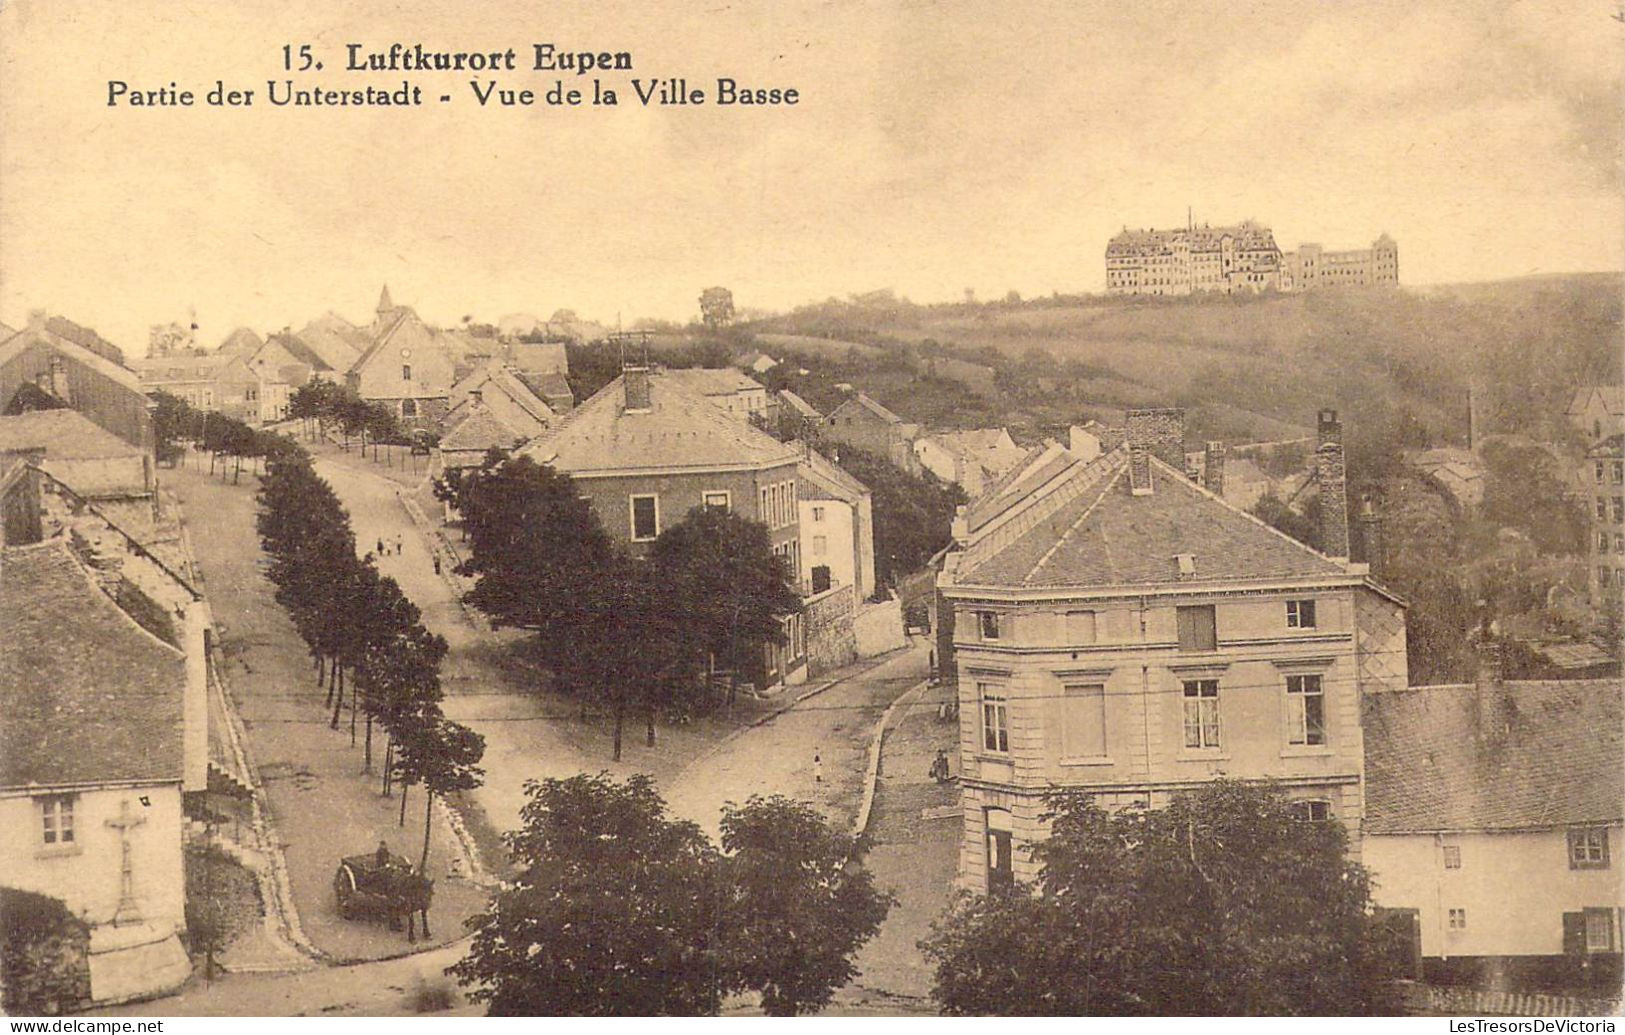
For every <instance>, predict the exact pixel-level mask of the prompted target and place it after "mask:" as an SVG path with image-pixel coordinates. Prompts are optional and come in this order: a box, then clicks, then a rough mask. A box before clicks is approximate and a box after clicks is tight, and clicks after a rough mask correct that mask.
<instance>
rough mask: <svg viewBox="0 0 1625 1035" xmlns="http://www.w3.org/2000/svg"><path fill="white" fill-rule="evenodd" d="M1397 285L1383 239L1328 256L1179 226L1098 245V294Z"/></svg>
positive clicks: (1255, 231) (1259, 228) (1256, 227)
mask: <svg viewBox="0 0 1625 1035" xmlns="http://www.w3.org/2000/svg"><path fill="white" fill-rule="evenodd" d="M1398 283H1399V246H1398V245H1397V244H1396V243H1395V242H1394V239H1393V238H1391V237H1389V236H1388V235H1387V234H1383V235H1382V236H1381V237H1379V238H1377V240H1376V241H1375V242H1373V243H1372V245H1371V247H1370V248H1365V249H1357V250H1354V251H1336V252H1331V251H1327V250H1326V249H1324V248H1322V247H1321V246H1320V245H1318V244H1302V245H1299V246H1298V250H1297V251H1296V252H1282V251H1281V249H1280V248H1279V247H1277V245H1276V243H1275V235H1274V234H1273V233H1272V232H1271V231H1270V228H1269V227H1267V226H1264V225H1262V224H1260V223H1257V222H1254V221H1253V220H1250V219H1248V220H1244V221H1242V222H1240V223H1236V224H1234V225H1231V226H1210V225H1208V224H1206V223H1203V224H1202V225H1200V226H1198V225H1196V223H1194V222H1189V221H1187V223H1186V225H1185V226H1183V227H1179V228H1176V229H1173V230H1130V229H1128V228H1127V227H1124V228H1123V232H1122V233H1120V234H1118V235H1117V236H1115V237H1113V238H1112V239H1111V241H1110V242H1108V243H1107V245H1106V293H1107V294H1111V295H1189V294H1194V293H1197V292H1219V293H1222V294H1226V295H1233V294H1240V293H1243V292H1259V291H1266V290H1273V291H1307V290H1310V289H1313V288H1320V287H1356V286H1368V285H1395V284H1398Z"/></svg>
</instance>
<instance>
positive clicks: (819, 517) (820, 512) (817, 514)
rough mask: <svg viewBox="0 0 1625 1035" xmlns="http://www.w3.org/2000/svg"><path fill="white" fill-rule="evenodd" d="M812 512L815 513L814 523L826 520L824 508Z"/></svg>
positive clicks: (816, 508) (814, 509) (817, 508)
mask: <svg viewBox="0 0 1625 1035" xmlns="http://www.w3.org/2000/svg"><path fill="white" fill-rule="evenodd" d="M812 512H813V520H814V521H822V520H824V508H823V507H814V508H813V509H812Z"/></svg>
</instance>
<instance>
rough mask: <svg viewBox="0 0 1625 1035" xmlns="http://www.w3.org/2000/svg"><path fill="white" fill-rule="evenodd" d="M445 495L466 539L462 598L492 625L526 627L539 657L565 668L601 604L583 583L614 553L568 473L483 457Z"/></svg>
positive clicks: (554, 666) (599, 571) (531, 463)
mask: <svg viewBox="0 0 1625 1035" xmlns="http://www.w3.org/2000/svg"><path fill="white" fill-rule="evenodd" d="M443 491H444V492H446V493H447V494H448V495H450V497H451V501H452V502H453V504H454V505H455V506H456V507H457V509H458V511H459V512H460V513H461V514H462V516H463V527H464V530H465V531H466V533H467V535H468V539H469V547H470V549H469V556H468V559H467V560H465V561H464V562H463V563H462V565H461V566H459V568H458V572H459V574H463V575H472V576H474V577H475V578H476V580H477V581H476V582H475V584H474V588H473V589H471V590H470V591H469V592H468V594H467V596H466V598H465V599H466V600H467V601H468V603H470V604H471V605H473V606H474V607H476V608H478V609H479V610H480V611H482V612H484V613H485V614H487V615H489V616H490V617H491V619H492V621H493V623H494V624H497V625H508V626H513V627H516V628H520V629H529V630H532V631H534V632H535V633H536V634H537V643H538V647H539V648H540V652H541V655H542V659H543V661H544V662H545V663H546V664H547V665H548V666H549V667H550V668H552V669H553V670H554V671H555V672H562V671H564V670H565V669H566V668H567V666H569V665H570V664H571V663H572V660H573V656H574V652H575V650H576V648H577V646H578V645H579V644H581V643H583V642H585V641H586V640H588V639H591V638H592V636H593V635H594V633H593V630H592V621H593V619H594V618H595V617H596V616H597V615H598V614H600V613H601V607H595V604H597V603H598V601H597V598H596V597H594V596H593V595H592V594H591V593H589V592H587V588H588V587H591V586H593V585H594V584H595V583H596V582H597V581H598V580H599V579H600V577H601V575H602V573H603V571H604V569H605V567H606V566H607V565H608V564H609V563H610V562H611V560H612V558H613V557H614V555H615V547H614V543H613V542H612V541H611V540H610V538H609V535H608V533H606V532H605V531H604V529H603V527H602V526H601V525H600V524H599V523H598V517H597V515H596V514H595V513H593V510H592V507H591V506H590V505H589V504H588V503H587V502H586V501H584V500H582V499H581V497H580V495H579V494H578V493H577V491H576V488H575V483H574V482H572V481H571V480H570V476H569V475H567V474H562V473H560V472H558V471H556V470H554V469H553V468H551V467H547V466H545V465H539V464H537V463H535V462H534V461H532V460H531V459H529V458H528V457H518V458H515V459H512V460H504V459H502V458H501V457H500V456H491V457H487V460H486V463H485V465H484V466H482V467H481V468H478V469H476V470H473V471H467V472H464V474H463V475H462V477H461V478H459V479H457V480H456V481H454V482H447V483H444V490H443Z"/></svg>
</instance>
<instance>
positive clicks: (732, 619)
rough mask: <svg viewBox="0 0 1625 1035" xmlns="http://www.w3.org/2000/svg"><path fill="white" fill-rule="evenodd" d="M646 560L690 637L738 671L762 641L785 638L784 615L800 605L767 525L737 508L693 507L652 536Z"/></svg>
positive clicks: (667, 605) (756, 650)
mask: <svg viewBox="0 0 1625 1035" xmlns="http://www.w3.org/2000/svg"><path fill="white" fill-rule="evenodd" d="M649 561H650V563H652V564H653V565H654V566H655V568H656V570H657V571H658V572H659V582H660V584H661V585H663V586H664V587H665V594H664V598H663V600H664V606H665V607H667V608H670V609H671V610H673V611H675V612H678V613H681V614H683V615H684V616H685V617H686V619H687V621H686V624H687V626H688V635H689V637H690V638H691V640H692V641H693V642H694V643H695V644H697V645H698V646H699V647H700V648H701V649H703V650H704V651H706V652H708V653H710V654H711V655H714V656H715V657H717V658H719V659H722V661H723V663H724V664H725V665H726V666H727V668H728V669H729V671H731V672H734V673H736V674H737V673H738V672H740V671H742V670H743V669H744V667H745V666H746V664H747V663H748V662H749V661H750V659H751V658H753V657H755V656H757V653H758V652H759V651H760V650H761V647H762V644H764V643H769V642H771V643H781V642H783V639H784V631H783V626H782V625H781V623H780V619H782V618H783V617H784V616H785V615H789V614H793V613H794V612H795V611H796V610H797V609H798V608H799V607H800V606H801V601H800V599H799V598H798V597H797V596H796V593H795V590H794V589H792V588H791V584H790V580H791V578H792V577H793V575H792V573H791V572H790V571H789V570H788V569H787V567H786V562H785V561H784V560H783V559H782V558H780V557H778V556H776V555H775V554H774V553H773V544H772V540H771V539H770V538H769V537H768V532H767V527H766V526H765V525H763V524H761V523H760V522H757V521H752V520H750V519H749V518H745V517H741V516H740V515H738V514H735V513H733V512H732V511H723V510H716V509H712V508H707V507H696V508H694V509H693V510H691V511H689V512H688V514H687V515H685V516H684V518H683V520H681V521H679V522H677V523H676V524H674V525H672V526H671V527H669V528H667V529H666V530H665V531H664V532H662V533H661V534H660V538H658V539H656V540H655V544H654V548H653V550H652V551H651V552H650V555H649ZM729 692H730V694H731V693H732V688H731V687H730V691H729Z"/></svg>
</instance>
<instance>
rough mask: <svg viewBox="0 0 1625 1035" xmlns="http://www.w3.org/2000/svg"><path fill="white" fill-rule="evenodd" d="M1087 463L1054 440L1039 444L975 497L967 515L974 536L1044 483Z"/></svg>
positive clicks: (968, 525) (968, 528)
mask: <svg viewBox="0 0 1625 1035" xmlns="http://www.w3.org/2000/svg"><path fill="white" fill-rule="evenodd" d="M1081 466H1083V461H1082V460H1079V459H1078V458H1077V456H1075V455H1074V454H1072V453H1070V452H1068V451H1067V450H1066V449H1064V448H1063V447H1061V446H1060V445H1058V444H1057V443H1054V442H1046V443H1045V444H1044V445H1042V446H1035V447H1034V448H1033V449H1032V450H1031V451H1029V452H1028V454H1027V455H1026V456H1025V457H1023V458H1022V460H1021V462H1020V463H1019V464H1017V465H1016V466H1015V467H1012V468H1011V469H1010V470H1008V471H1006V472H1005V473H1004V474H1002V475H1000V476H999V478H998V479H997V480H995V481H994V482H993V483H992V484H991V485H989V486H987V487H986V488H985V489H984V490H983V491H982V494H981V495H980V496H978V497H977V498H976V499H974V500H972V501H971V503H970V506H969V508H968V509H967V511H966V514H965V520H966V528H967V530H968V531H969V532H971V533H972V534H973V535H974V534H975V533H976V532H978V531H980V530H981V529H982V528H985V527H986V526H987V525H988V524H990V523H991V522H993V521H994V520H996V519H997V518H999V517H1000V516H1001V515H1003V514H1005V513H1006V512H1008V511H1009V510H1011V509H1012V508H1013V507H1015V506H1017V505H1018V504H1020V503H1021V502H1022V501H1024V500H1025V499H1027V498H1028V497H1029V496H1030V495H1031V494H1032V493H1033V492H1035V491H1036V490H1037V489H1038V488H1039V487H1040V486H1042V485H1044V484H1045V483H1047V482H1049V481H1050V480H1052V479H1053V478H1055V477H1056V476H1058V475H1060V474H1061V473H1062V472H1064V471H1067V470H1070V469H1071V468H1073V467H1081Z"/></svg>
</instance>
